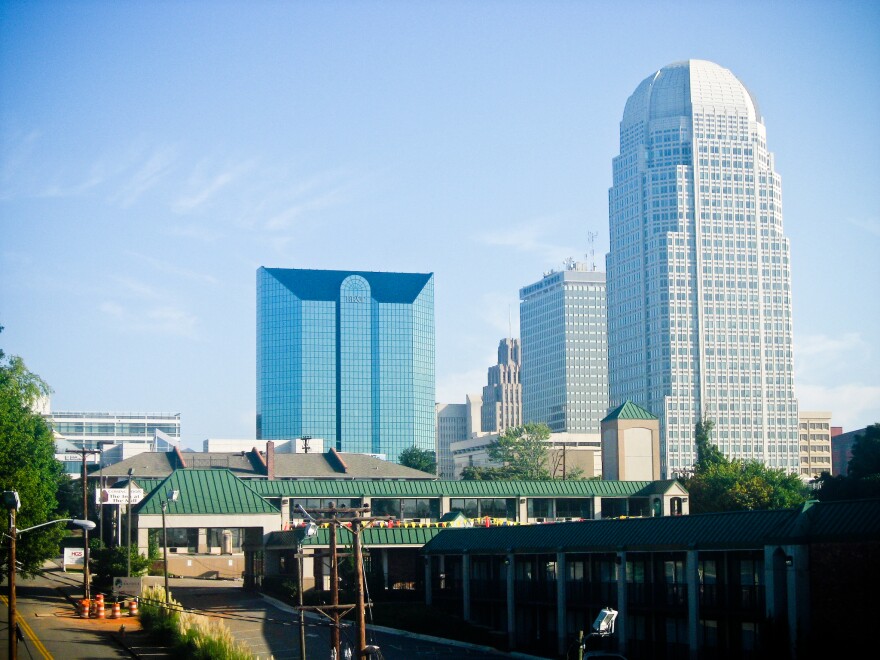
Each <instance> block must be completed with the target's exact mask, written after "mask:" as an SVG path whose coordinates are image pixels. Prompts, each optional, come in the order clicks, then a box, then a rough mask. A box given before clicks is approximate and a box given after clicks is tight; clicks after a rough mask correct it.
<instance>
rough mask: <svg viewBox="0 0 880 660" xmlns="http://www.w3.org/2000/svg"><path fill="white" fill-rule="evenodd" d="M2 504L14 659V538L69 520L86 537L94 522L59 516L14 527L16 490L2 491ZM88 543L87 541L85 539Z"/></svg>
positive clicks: (12, 657)
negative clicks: (6, 515) (5, 519)
mask: <svg viewBox="0 0 880 660" xmlns="http://www.w3.org/2000/svg"><path fill="white" fill-rule="evenodd" d="M3 506H4V507H5V508H7V509H9V594H8V598H9V658H10V660H16V658H18V637H17V632H18V625H17V624H16V621H15V618H16V614H17V613H16V604H17V603H16V600H15V549H16V548H15V546H16V539H17V538H18V535H19V534H24V533H25V532H29V531H31V530H32V529H36V528H37V527H45V526H46V525H54V524H55V523H60V522H70V523H73V524H74V525H76V526H77V527H79V528H81V529H82V530H83V532H84V534H85V537H86V539H88V534H89V530H90V529H95V523H93V522H92V521H91V520H78V519H76V518H60V519H59V520H50V521H48V522H44V523H40V524H39V525H33V526H32V527H25V528H24V529H16V528H15V513H16V511H18V509H20V508H21V500H20V499H19V497H18V492H16V491H14V490H6V491H3ZM87 543H88V541H87Z"/></svg>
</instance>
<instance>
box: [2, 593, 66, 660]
mask: <svg viewBox="0 0 880 660" xmlns="http://www.w3.org/2000/svg"><path fill="white" fill-rule="evenodd" d="M0 601H2V602H3V604H4V605H6V606H7V607H9V601H8V600H7V598H6V596H0ZM15 618H16V619H17V620H18V627H19V628H21V632H22V634H24V636H25V637H26V638H29V639H30V641H31V642H33V645H34V648H35V649H37V651H39V652H40V655H42V656H43V657H44V658H45V659H46V660H53V658H52V654H51V653H49V650H48V649H47V648H46V647H45V646H43V642H41V641H40V640H39V639H38V638H37V635H36V633H35V632H34V631H33V629H32V628H31V627H30V626H29V625H28V623H27V621H25V620H24V618H22V616H21V615H20V614H18V612H16V613H15Z"/></svg>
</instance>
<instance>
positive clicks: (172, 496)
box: [162, 490, 180, 607]
mask: <svg viewBox="0 0 880 660" xmlns="http://www.w3.org/2000/svg"><path fill="white" fill-rule="evenodd" d="M178 495H180V491H179V490H169V491H168V493H167V494H166V499H164V500H162V555H163V561H162V572H163V573H164V574H165V606H166V607H167V606H168V601H169V599H170V595H169V593H170V592H169V591H168V528H167V527H166V526H165V509H167V508H168V502H176V501H177V496H178Z"/></svg>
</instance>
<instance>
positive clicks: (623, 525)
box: [424, 499, 880, 554]
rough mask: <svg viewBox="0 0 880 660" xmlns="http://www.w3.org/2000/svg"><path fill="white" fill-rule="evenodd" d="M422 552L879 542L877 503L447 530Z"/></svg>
mask: <svg viewBox="0 0 880 660" xmlns="http://www.w3.org/2000/svg"><path fill="white" fill-rule="evenodd" d="M443 531H444V534H442V535H438V536H437V537H435V538H434V539H433V540H432V541H431V542H429V543H428V544H427V545H426V546H425V548H424V552H425V553H426V554H461V553H465V552H467V553H472V554H499V553H506V552H522V553H553V552H557V551H558V550H559V549H560V548H564V549H565V550H566V552H577V551H584V552H586V551H590V552H603V551H607V552H613V551H617V550H654V551H656V550H662V549H670V550H688V549H700V550H705V549H709V550H711V549H716V548H717V549H724V548H739V549H759V548H762V547H764V545H766V544H767V543H803V542H805V541H812V542H820V541H841V540H873V541H880V499H874V500H859V501H850V502H808V503H807V504H806V505H804V506H803V507H801V508H797V509H777V510H771V511H733V512H724V513H705V514H695V515H689V516H672V517H669V516H665V517H661V518H627V519H621V520H588V521H583V522H573V523H554V524H547V525H522V526H518V527H486V528H480V527H475V528H471V529H462V528H447V529H445V530H443Z"/></svg>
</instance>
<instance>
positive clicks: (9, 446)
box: [0, 327, 67, 575]
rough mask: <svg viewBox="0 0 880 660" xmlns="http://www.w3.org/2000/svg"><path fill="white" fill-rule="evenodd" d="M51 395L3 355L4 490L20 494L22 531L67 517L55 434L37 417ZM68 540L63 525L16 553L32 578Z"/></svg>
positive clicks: (0, 457)
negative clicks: (60, 501) (59, 495)
mask: <svg viewBox="0 0 880 660" xmlns="http://www.w3.org/2000/svg"><path fill="white" fill-rule="evenodd" d="M0 332H2V327H0ZM50 393H51V389H50V388H49V386H48V385H47V384H46V383H45V382H43V380H42V379H40V377H39V376H37V375H36V374H33V373H31V372H30V371H28V369H27V367H26V366H25V364H24V361H23V360H22V359H21V358H20V357H17V356H10V357H9V358H7V357H6V354H5V353H4V352H3V351H2V350H0V490H4V491H5V490H14V491H17V492H18V495H19V499H20V500H21V509H19V511H18V513H17V514H16V527H17V528H18V529H25V528H27V527H31V526H33V525H39V524H40V523H44V522H48V521H50V520H54V519H56V518H60V517H67V516H65V515H64V514H62V515H59V514H58V512H57V500H56V499H55V493H56V491H57V488H58V484H59V481H60V479H61V474H62V465H61V463H60V462H59V461H57V460H55V443H54V440H53V437H52V431H51V429H50V428H49V425H48V424H47V423H46V421H45V420H44V419H43V418H42V417H41V416H40V415H38V414H37V413H35V412H34V407H35V404H36V403H37V401H38V400H39V399H40V398H41V397H43V396H47V395H48V394H50ZM64 534H65V528H64V525H61V524H58V525H47V526H46V527H41V528H39V529H34V530H32V531H29V532H27V533H26V534H22V535H21V536H20V537H19V538H18V544H17V547H16V559H17V560H18V561H20V562H21V566H22V569H21V570H22V573H23V574H24V575H33V574H34V573H35V572H36V571H37V570H39V569H40V568H41V567H42V565H43V562H44V561H45V560H46V559H49V558H51V557H55V556H57V554H58V547H59V542H60V540H61V538H62V536H64ZM5 545H6V544H4V546H5ZM0 558H2V561H3V562H4V563H8V552H7V550H6V549H5V547H4V549H2V550H0Z"/></svg>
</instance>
